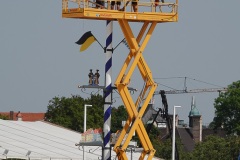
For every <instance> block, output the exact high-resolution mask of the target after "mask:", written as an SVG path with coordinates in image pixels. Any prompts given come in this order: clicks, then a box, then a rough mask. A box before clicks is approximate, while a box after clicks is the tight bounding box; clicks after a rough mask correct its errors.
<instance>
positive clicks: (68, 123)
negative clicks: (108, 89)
mask: <svg viewBox="0 0 240 160" xmlns="http://www.w3.org/2000/svg"><path fill="white" fill-rule="evenodd" d="M84 104H91V105H93V106H92V107H88V109H87V112H88V117H87V128H102V126H103V98H102V96H101V95H92V96H91V98H90V99H83V98H82V97H80V96H74V95H72V97H70V98H66V97H61V98H59V97H54V98H53V99H52V100H50V101H49V104H48V109H47V112H46V115H45V119H46V121H49V122H51V123H54V124H58V125H61V126H63V127H66V128H70V129H72V130H75V131H80V132H83V120H84Z"/></svg>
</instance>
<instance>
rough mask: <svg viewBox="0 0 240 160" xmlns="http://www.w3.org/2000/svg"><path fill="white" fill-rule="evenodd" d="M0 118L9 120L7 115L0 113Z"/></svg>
mask: <svg viewBox="0 0 240 160" xmlns="http://www.w3.org/2000/svg"><path fill="white" fill-rule="evenodd" d="M0 119H3V120H9V117H8V116H5V115H1V114H0Z"/></svg>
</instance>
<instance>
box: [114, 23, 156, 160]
mask: <svg viewBox="0 0 240 160" xmlns="http://www.w3.org/2000/svg"><path fill="white" fill-rule="evenodd" d="M118 22H119V24H120V27H121V29H122V31H123V33H124V36H125V38H126V41H127V43H128V45H129V47H130V53H129V54H128V56H127V58H126V60H125V62H124V64H123V67H122V69H121V71H120V73H119V75H118V77H117V79H116V82H115V85H116V87H117V89H118V92H119V93H120V96H121V98H122V100H123V103H124V105H125V107H126V110H127V113H128V119H127V121H126V124H125V126H124V128H123V130H122V131H121V134H120V136H119V138H118V140H117V142H116V144H115V146H114V151H115V152H116V153H117V156H118V159H119V160H127V156H126V153H125V151H126V149H127V147H128V145H129V143H130V140H131V139H132V136H133V133H134V132H135V131H136V133H137V135H138V137H139V140H140V142H141V146H142V147H143V151H142V153H141V155H140V157H139V160H143V159H144V157H145V156H146V155H147V154H148V160H150V159H152V158H153V156H154V154H155V152H156V151H155V149H154V148H153V146H152V143H151V141H150V139H149V137H148V133H147V132H146V129H145V127H144V124H143V122H142V116H143V114H144V112H145V110H146V108H147V105H148V103H149V102H150V100H151V98H152V96H153V94H154V91H155V90H156V88H157V84H156V83H154V80H153V77H152V73H151V70H150V68H149V67H148V65H147V63H146V61H145V60H144V57H143V51H144V49H145V47H146V45H147V43H148V41H149V39H150V37H151V35H152V33H153V30H154V28H155V26H156V24H157V22H148V21H145V22H144V23H143V26H142V28H141V30H140V32H139V34H138V36H137V38H135V37H134V35H133V32H132V30H131V28H130V25H129V23H128V21H127V20H124V19H118ZM149 25H150V26H149ZM148 26H149V27H148ZM145 33H146V34H145ZM142 38H143V39H142ZM140 42H142V43H141V44H139V43H140ZM136 67H137V68H138V69H139V71H140V74H141V76H142V79H143V82H144V88H143V90H142V91H141V93H140V94H139V96H138V98H137V100H136V102H134V101H133V99H132V97H131V94H130V92H129V90H128V84H129V81H130V78H131V76H132V74H133V71H134V70H135V68H136ZM140 103H141V106H140ZM139 106H140V107H139ZM124 137H125V138H124ZM124 139H125V141H124V142H123V140H124Z"/></svg>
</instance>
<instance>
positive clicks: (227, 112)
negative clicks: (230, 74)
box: [214, 81, 240, 135]
mask: <svg viewBox="0 0 240 160" xmlns="http://www.w3.org/2000/svg"><path fill="white" fill-rule="evenodd" d="M214 107H215V109H216V111H215V113H216V117H215V118H214V126H215V128H217V127H221V126H223V128H224V130H225V131H226V132H227V134H237V135H240V123H239V122H240V81H236V82H233V83H232V84H231V85H229V86H228V90H227V92H225V93H221V94H220V95H219V97H218V98H216V99H215V103H214Z"/></svg>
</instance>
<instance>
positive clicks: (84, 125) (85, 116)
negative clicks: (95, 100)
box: [83, 104, 92, 160]
mask: <svg viewBox="0 0 240 160" xmlns="http://www.w3.org/2000/svg"><path fill="white" fill-rule="evenodd" d="M87 107H92V105H90V104H85V105H84V124H83V133H84V132H86V128H87ZM84 152H85V150H84V146H83V160H85V153H84Z"/></svg>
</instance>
